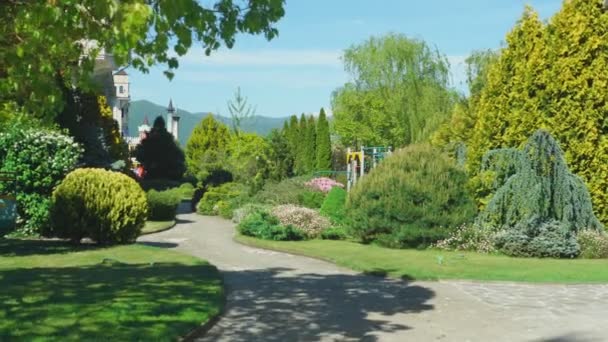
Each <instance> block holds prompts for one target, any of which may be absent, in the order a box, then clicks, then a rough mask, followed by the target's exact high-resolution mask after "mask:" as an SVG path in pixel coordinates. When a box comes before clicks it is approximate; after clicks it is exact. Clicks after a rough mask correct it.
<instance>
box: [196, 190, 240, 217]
mask: <svg viewBox="0 0 608 342" xmlns="http://www.w3.org/2000/svg"><path fill="white" fill-rule="evenodd" d="M246 196H247V189H246V187H245V186H244V185H242V184H239V183H225V184H222V185H220V186H218V187H210V188H209V189H207V191H206V192H205V194H204V195H203V197H202V198H201V200H200V201H199V202H198V205H197V207H196V211H197V212H198V213H199V214H202V215H220V216H222V217H225V218H231V217H232V211H233V210H234V209H236V208H238V207H239V206H240V205H241V204H243V203H244V200H245V198H246Z"/></svg>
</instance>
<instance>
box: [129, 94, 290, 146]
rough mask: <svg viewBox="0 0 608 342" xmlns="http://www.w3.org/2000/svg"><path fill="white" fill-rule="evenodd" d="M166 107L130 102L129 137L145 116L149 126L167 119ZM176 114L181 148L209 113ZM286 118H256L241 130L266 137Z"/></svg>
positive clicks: (217, 117) (135, 131)
mask: <svg viewBox="0 0 608 342" xmlns="http://www.w3.org/2000/svg"><path fill="white" fill-rule="evenodd" d="M166 108H167V105H158V104H156V103H152V102H150V101H146V100H138V101H133V102H131V107H130V112H129V133H130V135H131V136H137V134H138V132H137V127H138V126H139V125H141V124H142V122H143V121H144V118H145V116H148V121H149V122H150V125H152V122H153V121H154V119H155V118H156V117H157V116H158V115H161V114H162V115H163V118H165V120H166V119H167V116H166V114H167V110H166ZM177 111H178V113H179V114H180V115H181V119H180V125H179V140H180V144H181V145H182V146H185V145H186V141H188V138H189V137H190V134H192V130H193V129H194V127H195V126H196V125H197V124H198V123H199V122H200V121H201V120H202V119H203V118H205V117H206V116H207V115H209V114H210V113H209V112H201V113H190V112H188V111H185V110H182V109H179V108H178V109H177ZM215 118H216V119H218V120H219V121H221V122H223V123H224V124H226V125H230V123H231V120H230V118H227V117H223V116H218V115H216V116H215ZM287 119H288V118H287V117H283V118H269V117H265V116H256V117H254V118H251V119H248V120H246V121H245V122H244V123H243V127H242V129H243V130H244V131H246V132H254V133H257V134H260V135H267V134H268V133H270V131H271V130H272V129H273V128H281V127H282V126H283V122H284V121H285V120H287Z"/></svg>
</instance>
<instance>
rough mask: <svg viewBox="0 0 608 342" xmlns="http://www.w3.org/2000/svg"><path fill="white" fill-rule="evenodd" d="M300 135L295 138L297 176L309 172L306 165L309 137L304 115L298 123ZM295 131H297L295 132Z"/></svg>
mask: <svg viewBox="0 0 608 342" xmlns="http://www.w3.org/2000/svg"><path fill="white" fill-rule="evenodd" d="M297 127H298V130H297V132H298V134H297V135H295V136H294V137H293V146H294V148H295V153H294V157H295V158H294V169H295V173H296V174H297V175H303V174H305V173H306V172H307V167H306V166H307V164H306V137H307V134H306V132H307V122H306V116H305V115H304V114H303V113H302V115H301V116H300V121H299V123H298V126H297ZM294 131H295V130H294Z"/></svg>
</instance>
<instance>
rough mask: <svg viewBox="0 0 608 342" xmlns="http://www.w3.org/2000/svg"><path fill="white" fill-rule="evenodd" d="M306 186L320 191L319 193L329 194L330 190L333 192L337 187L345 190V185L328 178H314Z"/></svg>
mask: <svg viewBox="0 0 608 342" xmlns="http://www.w3.org/2000/svg"><path fill="white" fill-rule="evenodd" d="M304 184H305V185H306V186H307V187H309V188H311V189H313V190H318V191H323V192H329V190H331V189H332V188H333V187H336V186H337V187H340V188H344V184H342V183H338V182H336V181H335V180H333V179H331V178H327V177H319V178H314V179H311V180H310V181H308V182H306V183H304Z"/></svg>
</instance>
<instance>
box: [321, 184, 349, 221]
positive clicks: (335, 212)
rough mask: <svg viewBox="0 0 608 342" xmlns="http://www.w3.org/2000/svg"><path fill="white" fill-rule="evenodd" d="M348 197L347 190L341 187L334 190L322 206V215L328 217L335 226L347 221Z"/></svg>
mask: <svg viewBox="0 0 608 342" xmlns="http://www.w3.org/2000/svg"><path fill="white" fill-rule="evenodd" d="M346 195H347V193H346V190H344V189H342V188H340V187H334V188H332V189H331V190H330V191H329V193H328V194H327V197H326V198H325V201H324V202H323V205H322V206H321V210H320V213H321V215H323V216H325V217H328V218H329V219H330V220H331V222H332V223H333V224H336V225H341V224H343V223H344V220H345V219H346V211H345V206H346Z"/></svg>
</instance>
